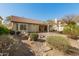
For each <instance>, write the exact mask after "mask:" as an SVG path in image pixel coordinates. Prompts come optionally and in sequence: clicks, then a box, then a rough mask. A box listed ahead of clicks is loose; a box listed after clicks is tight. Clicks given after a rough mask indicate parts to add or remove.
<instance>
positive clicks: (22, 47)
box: [10, 36, 35, 56]
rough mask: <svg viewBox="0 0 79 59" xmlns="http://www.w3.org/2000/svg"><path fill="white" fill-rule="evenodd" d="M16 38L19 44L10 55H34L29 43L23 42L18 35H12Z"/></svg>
mask: <svg viewBox="0 0 79 59" xmlns="http://www.w3.org/2000/svg"><path fill="white" fill-rule="evenodd" d="M14 38H16V39H17V40H19V45H18V48H17V50H15V51H13V52H12V54H10V56H35V53H34V52H33V51H32V49H31V48H30V45H28V44H26V43H23V42H22V41H21V38H20V37H18V36H14Z"/></svg>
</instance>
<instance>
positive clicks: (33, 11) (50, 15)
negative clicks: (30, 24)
mask: <svg viewBox="0 0 79 59" xmlns="http://www.w3.org/2000/svg"><path fill="white" fill-rule="evenodd" d="M72 14H73V15H74V14H75V15H79V4H77V3H75V4H74V3H71V4H68V3H67V4H66V3H63V4H62V3H36V4H34V3H32V4H31V3H25V4H21V3H17V4H8V3H6V4H0V16H4V17H6V16H10V15H15V16H21V17H25V18H32V19H37V20H43V21H45V20H48V19H54V18H61V17H62V16H65V15H72Z"/></svg>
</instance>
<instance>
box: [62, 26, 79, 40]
mask: <svg viewBox="0 0 79 59" xmlns="http://www.w3.org/2000/svg"><path fill="white" fill-rule="evenodd" d="M63 33H65V34H67V35H68V36H69V37H71V38H74V39H76V38H78V36H79V26H77V25H67V26H65V27H64V30H63Z"/></svg>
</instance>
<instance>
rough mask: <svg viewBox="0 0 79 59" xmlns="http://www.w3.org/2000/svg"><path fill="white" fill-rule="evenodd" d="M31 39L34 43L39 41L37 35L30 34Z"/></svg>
mask: <svg viewBox="0 0 79 59" xmlns="http://www.w3.org/2000/svg"><path fill="white" fill-rule="evenodd" d="M30 38H31V40H33V41H36V40H37V39H38V34H37V33H30Z"/></svg>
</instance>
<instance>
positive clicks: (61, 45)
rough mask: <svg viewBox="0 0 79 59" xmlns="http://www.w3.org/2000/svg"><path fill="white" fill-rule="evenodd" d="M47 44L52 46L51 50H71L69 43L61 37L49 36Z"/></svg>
mask: <svg viewBox="0 0 79 59" xmlns="http://www.w3.org/2000/svg"><path fill="white" fill-rule="evenodd" d="M47 43H48V44H49V45H50V46H51V48H56V49H59V50H61V51H67V50H68V49H69V46H70V44H69V42H68V41H67V40H66V39H65V38H64V37H61V36H48V37H47Z"/></svg>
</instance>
